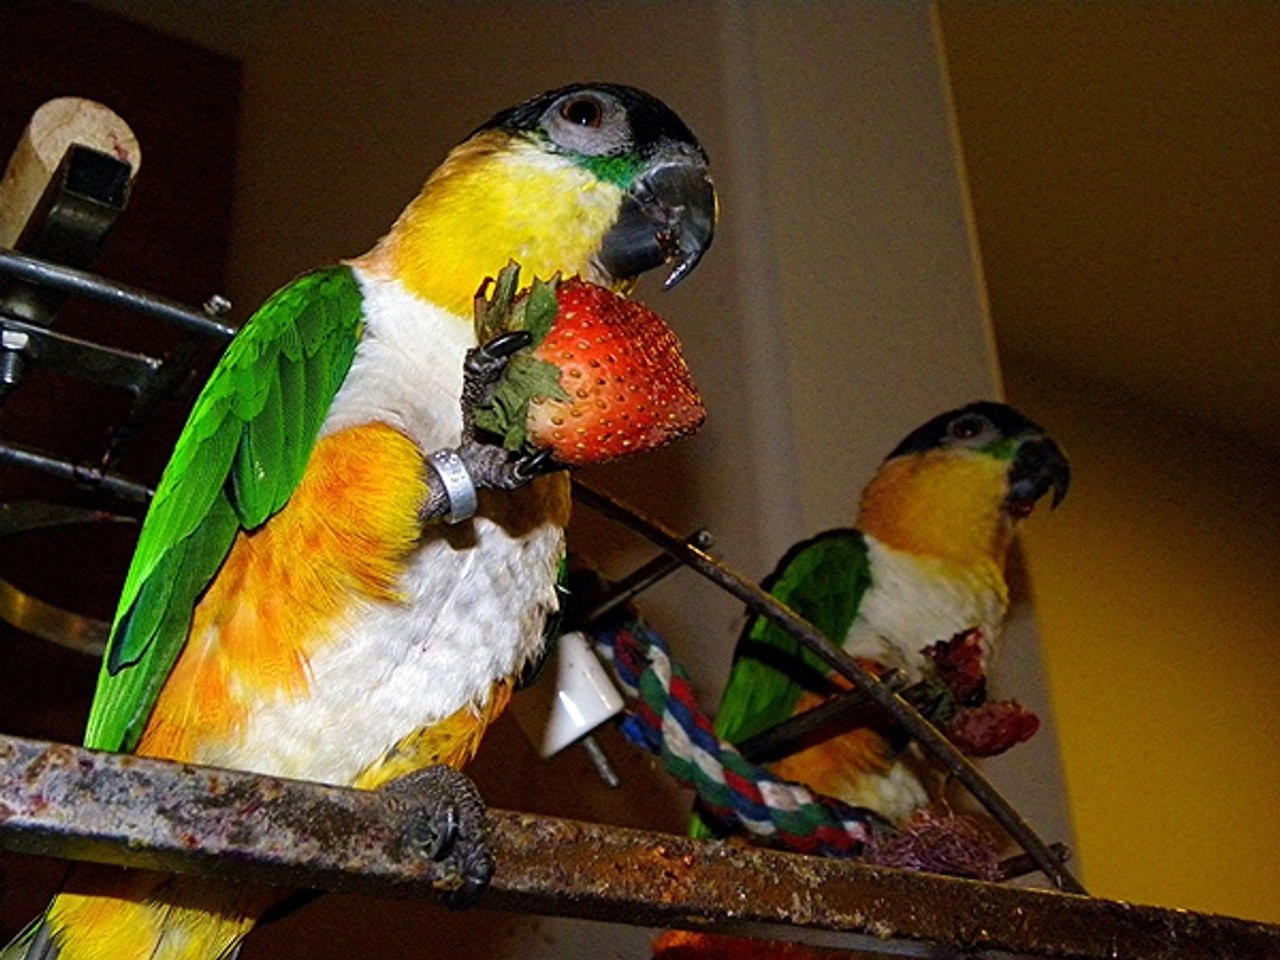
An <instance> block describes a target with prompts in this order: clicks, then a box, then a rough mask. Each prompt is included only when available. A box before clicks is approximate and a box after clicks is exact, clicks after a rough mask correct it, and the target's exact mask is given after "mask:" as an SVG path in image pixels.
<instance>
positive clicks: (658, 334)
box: [476, 277, 706, 466]
mask: <svg viewBox="0 0 1280 960" xmlns="http://www.w3.org/2000/svg"><path fill="white" fill-rule="evenodd" d="M503 282H504V278H502V277H500V278H499V287H500V288H501V287H502V285H503ZM508 285H510V284H508ZM538 296H545V294H542V293H540V291H538V290H537V288H536V287H535V289H534V291H533V292H532V293H530V294H529V295H528V297H527V302H528V303H529V304H530V306H529V308H528V310H527V312H528V313H529V314H532V313H533V312H534V306H533V303H534V300H535V298H536V297H538ZM555 300H556V302H557V304H558V310H557V312H556V315H555V318H554V321H552V323H551V326H550V329H549V330H548V331H547V333H546V335H545V337H544V338H543V339H542V341H541V342H540V343H535V345H534V346H533V348H532V350H531V351H530V352H529V353H525V352H524V351H522V352H521V354H517V356H516V357H513V358H512V361H511V363H510V364H509V367H508V370H507V371H505V372H504V375H503V381H502V382H501V383H500V384H499V386H498V388H497V390H496V391H495V395H494V400H493V403H492V405H491V406H490V407H489V408H486V409H485V410H480V411H477V413H476V423H477V425H478V426H480V427H482V428H484V429H487V430H490V431H491V432H494V433H498V434H500V435H502V436H503V437H504V438H505V443H506V445H507V446H508V447H509V448H512V449H530V448H535V449H541V448H546V447H550V448H551V450H552V451H553V452H554V454H555V457H556V459H557V460H559V461H560V462H561V463H565V464H569V465H573V466H579V465H582V464H588V463H602V462H604V461H606V460H612V459H614V458H615V457H620V456H624V455H626V454H630V453H638V452H640V451H643V450H651V449H653V448H655V447H659V446H662V445H664V444H666V443H670V442H671V441H672V440H676V439H678V438H680V437H683V436H686V435H688V434H690V433H692V432H693V431H694V430H696V429H697V428H698V427H699V426H701V425H702V421H703V419H704V418H705V417H706V411H705V410H704V409H703V406H702V399H701V397H699V395H698V390H697V388H696V387H695V386H694V384H693V378H692V377H691V376H690V374H689V368H688V367H687V366H686V364H685V362H684V357H683V356H682V355H681V353H680V342H679V341H678V340H677V339H676V336H675V334H674V333H672V332H671V329H670V328H669V327H668V326H667V325H666V323H664V322H663V320H662V318H661V317H659V316H658V315H657V314H656V313H654V312H653V311H652V310H650V309H648V308H647V307H645V306H644V305H643V304H640V303H637V302H636V301H634V300H628V299H627V298H626V297H622V296H619V295H618V294H616V293H613V292H612V291H611V290H608V289H606V288H604V287H600V286H597V285H595V284H592V283H587V282H585V281H583V280H580V279H579V278H577V277H573V278H571V279H569V280H565V281H562V282H560V283H559V284H558V285H556V286H555ZM520 306H521V304H517V306H516V308H515V309H514V310H513V311H512V315H513V317H514V318H515V319H514V320H513V323H512V326H514V327H517V328H519V327H521V326H522V325H523V324H524V321H523V319H521V318H520V313H519V308H520ZM489 311H490V312H491V311H492V308H491V307H490V308H489ZM478 323H479V325H480V327H481V329H482V331H483V334H484V335H485V336H488V335H491V334H492V332H493V330H494V326H493V323H492V322H491V321H487V322H486V321H484V320H478ZM538 325H539V324H538V322H537V321H535V320H530V321H529V322H528V328H529V329H530V331H531V332H534V331H535V328H536V327H537V326H538ZM530 361H533V363H530ZM548 365H549V366H548ZM557 374H558V376H557Z"/></svg>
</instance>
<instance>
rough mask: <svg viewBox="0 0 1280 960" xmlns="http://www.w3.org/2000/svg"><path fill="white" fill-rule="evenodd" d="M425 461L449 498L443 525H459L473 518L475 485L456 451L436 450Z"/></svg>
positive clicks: (474, 511)
mask: <svg viewBox="0 0 1280 960" xmlns="http://www.w3.org/2000/svg"><path fill="white" fill-rule="evenodd" d="M427 459H428V461H430V463H431V467H432V469H434V470H435V472H436V476H438V477H439V478H440V482H441V483H442V484H444V492H445V494H446V495H447V496H448V498H449V512H448V513H446V514H445V515H444V520H445V523H461V522H462V521H463V520H467V519H469V518H471V517H473V516H475V513H476V506H477V504H476V485H475V484H474V483H473V482H472V480H471V473H470V472H469V471H468V470H467V465H466V464H465V463H463V462H462V458H461V457H460V456H458V454H457V451H455V450H437V451H435V452H434V453H432V454H431V456H429V457H428V458H427Z"/></svg>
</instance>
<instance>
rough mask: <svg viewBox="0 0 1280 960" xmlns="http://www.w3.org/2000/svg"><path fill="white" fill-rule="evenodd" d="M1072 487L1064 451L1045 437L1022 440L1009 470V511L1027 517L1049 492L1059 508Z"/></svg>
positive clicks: (1053, 502) (1069, 467) (1068, 465)
mask: <svg viewBox="0 0 1280 960" xmlns="http://www.w3.org/2000/svg"><path fill="white" fill-rule="evenodd" d="M1070 485H1071V465H1070V464H1069V463H1068V462H1067V458H1066V456H1065V455H1064V454H1063V452H1062V450H1061V448H1060V447H1059V446H1058V445H1057V444H1056V443H1054V442H1053V440H1051V439H1050V438H1048V437H1046V436H1034V437H1030V438H1028V439H1026V440H1024V441H1022V444H1021V445H1020V446H1019V447H1018V452H1017V454H1016V455H1015V456H1014V458H1013V464H1012V465H1011V466H1010V467H1009V495H1008V496H1007V497H1006V498H1005V502H1006V503H1007V504H1008V507H1009V510H1010V512H1012V513H1014V514H1015V515H1017V516H1025V515H1026V514H1029V513H1030V512H1031V510H1032V508H1034V507H1035V505H1036V501H1038V500H1039V499H1040V498H1041V497H1043V496H1044V495H1045V494H1046V493H1048V492H1049V491H1050V490H1052V491H1053V501H1052V505H1053V506H1054V507H1056V506H1057V505H1058V504H1060V503H1061V502H1062V499H1063V497H1065V496H1066V495H1067V488H1068V487H1069V486H1070Z"/></svg>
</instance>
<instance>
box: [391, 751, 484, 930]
mask: <svg viewBox="0 0 1280 960" xmlns="http://www.w3.org/2000/svg"><path fill="white" fill-rule="evenodd" d="M384 789H385V790H386V791H387V792H388V793H390V794H391V795H392V796H393V797H394V798H395V800H396V804H397V806H401V805H402V806H403V810H404V815H403V822H404V833H403V837H404V842H405V843H406V844H409V845H411V846H412V848H413V849H414V850H416V851H417V852H419V853H421V854H422V856H424V857H426V858H427V859H429V860H433V861H435V862H436V863H438V864H440V865H441V866H442V867H443V868H444V870H443V873H442V874H441V877H440V879H439V880H437V881H436V887H437V888H438V889H439V890H440V891H441V901H442V902H443V903H444V905H445V906H447V907H449V908H451V909H454V910H460V909H462V908H464V907H469V906H471V905H472V904H473V903H474V902H475V901H476V898H478V897H479V896H480V894H482V893H484V891H485V889H486V888H487V887H488V886H489V880H490V878H492V876H493V857H492V855H491V854H490V852H489V820H488V817H487V815H486V813H485V806H484V800H483V799H482V798H481V796H480V791H479V790H477V789H476V786H475V784H473V783H472V782H471V780H470V779H468V778H467V777H466V776H465V775H463V774H461V773H459V772H458V771H457V770H454V769H453V768H452V767H447V766H444V765H442V764H438V765H435V766H431V767H425V768H424V769H422V770H417V771H415V772H413V773H410V774H407V775H405V776H403V777H401V778H400V779H398V780H393V781H392V782H391V783H389V784H387V786H386V787H385V788H384Z"/></svg>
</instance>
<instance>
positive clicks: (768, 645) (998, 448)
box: [654, 401, 1070, 960]
mask: <svg viewBox="0 0 1280 960" xmlns="http://www.w3.org/2000/svg"><path fill="white" fill-rule="evenodd" d="M1069 483H1070V468H1069V465H1068V463H1067V459H1066V457H1065V456H1064V455H1063V453H1062V451H1061V450H1060V449H1059V447H1058V445H1057V444H1056V443H1055V442H1054V441H1053V440H1052V439H1051V438H1050V437H1049V436H1047V435H1046V434H1045V432H1044V431H1043V430H1042V429H1041V428H1040V427H1038V426H1037V425H1036V424H1034V423H1032V422H1031V421H1030V420H1028V419H1027V418H1026V417H1024V416H1023V415H1022V414H1020V413H1018V412H1017V411H1016V410H1014V409H1012V408H1011V407H1009V406H1006V405H1004V404H1001V403H993V402H986V401H979V402H976V403H971V404H969V405H968V406H965V407H962V408H960V409H957V410H952V411H949V412H947V413H944V414H941V415H940V416H937V417H935V418H933V419H932V420H930V421H929V422H928V423H926V424H924V425H923V426H921V427H919V428H918V429H916V430H914V431H912V432H911V433H910V434H909V435H908V436H907V437H906V438H905V439H904V440H903V441H902V442H901V443H899V444H898V446H897V447H895V448H894V450H893V451H892V452H891V453H890V454H889V456H888V457H887V458H886V459H885V461H884V462H883V463H882V464H881V465H880V467H879V469H878V470H877V472H876V474H875V475H874V477H872V479H871V481H870V483H868V484H867V486H866V488H865V489H864V490H863V493H862V500H861V506H860V509H859V512H858V516H857V519H856V526H855V527H853V528H840V529H835V530H829V531H826V532H825V533H821V534H819V535H817V536H815V537H813V538H812V539H810V540H806V541H804V542H802V543H799V544H797V545H795V546H794V547H792V549H791V550H790V551H788V552H787V554H786V556H784V557H783V559H782V560H781V562H780V563H779V565H778V567H777V569H776V570H775V571H774V573H773V574H772V575H771V576H770V577H769V578H768V579H766V580H765V581H764V584H763V586H764V587H765V588H766V589H767V590H768V591H769V592H770V593H771V594H772V595H773V596H774V597H776V598H777V599H778V600H780V601H781V602H782V603H783V604H785V605H786V606H788V607H790V608H791V609H792V610H793V611H794V612H795V613H796V614H798V615H799V616H801V617H802V618H804V619H805V620H807V621H809V622H810V623H811V624H812V625H813V626H814V627H816V628H817V629H818V630H820V631H821V632H822V633H823V634H824V635H825V636H827V637H828V638H829V639H831V640H832V641H833V642H835V643H838V644H839V645H840V646H842V647H843V648H844V650H845V651H846V652H848V653H849V654H850V656H852V657H854V658H855V659H856V660H857V661H858V662H859V663H860V664H861V665H862V666H863V667H865V668H867V669H868V670H869V671H871V672H872V673H874V674H877V675H880V676H882V677H883V676H884V675H885V674H886V673H887V672H888V671H896V672H897V675H898V677H900V678H901V680H902V681H904V682H908V683H914V682H918V681H920V680H921V679H922V678H923V676H924V674H925V673H926V672H927V671H928V670H929V669H930V662H931V658H930V654H929V651H931V650H935V649H937V648H938V647H939V646H945V644H940V641H951V640H952V638H955V637H958V636H959V635H962V634H967V635H969V636H974V635H975V634H976V636H977V637H978V638H979V641H978V642H979V643H980V645H981V650H980V657H981V659H982V661H983V665H985V659H986V657H987V655H989V653H990V650H991V645H992V644H994V642H995V641H996V639H997V637H998V636H999V633H1000V628H1001V625H1002V622H1003V620H1004V615H1005V611H1006V609H1007V606H1008V587H1007V585H1006V583H1005V578H1004V569H1005V559H1006V556H1007V554H1008V550H1009V545H1010V544H1011V543H1012V541H1013V536H1014V532H1015V530H1016V529H1017V526H1018V524H1019V523H1020V522H1021V521H1022V520H1023V519H1025V518H1026V517H1028V516H1030V514H1031V512H1032V510H1033V509H1034V507H1035V505H1036V503H1037V502H1038V501H1039V500H1040V499H1041V498H1042V497H1044V496H1045V495H1046V494H1049V493H1050V492H1052V494H1053V498H1052V505H1053V506H1055V507H1056V506H1057V505H1058V504H1059V503H1060V502H1061V501H1062V498H1063V497H1064V496H1066V493H1067V487H1068V485H1069ZM847 689H848V684H847V682H845V681H844V680H843V678H840V677H838V676H836V675H835V674H834V673H833V672H832V671H831V670H830V668H829V667H827V666H826V665H825V664H824V663H823V662H822V661H820V660H819V659H818V658H816V657H815V656H813V655H812V654H811V653H809V652H808V651H807V650H806V649H805V648H803V647H802V646H801V645H800V643H799V642H798V641H797V640H795V639H794V638H792V637H791V636H790V635H789V634H788V633H786V631H784V630H782V629H781V628H779V627H776V626H774V625H773V624H772V623H770V622H769V621H768V620H767V619H765V618H764V617H763V616H759V615H755V616H753V617H752V618H750V619H749V620H748V622H747V624H746V626H745V627H744V629H743V633H742V636H741V638H740V639H739V642H738V646H737V649H736V650H735V651H734V662H733V666H732V668H731V670H730V674H729V680H728V683H727V685H726V687H725V692H724V695H723V697H722V700H721V704H720V710H719V712H718V714H717V716H716V721H715V731H716V734H717V735H718V736H719V737H720V739H721V740H725V741H727V742H729V743H732V744H742V743H744V742H746V741H748V740H750V739H751V738H753V737H756V736H758V735H760V734H762V733H763V732H764V731H766V730H768V729H769V728H771V727H774V726H775V725H776V724H779V723H781V722H783V721H785V720H787V719H788V718H789V717H792V716H794V715H796V714H799V713H801V712H803V711H806V710H808V709H810V708H812V707H814V706H816V705H818V704H819V703H821V702H823V701H824V700H826V699H827V698H828V697H830V696H832V695H834V694H836V693H839V692H842V691H843V690H847ZM856 724H857V721H854V722H853V723H851V724H846V726H848V727H850V728H849V729H840V730H839V731H838V732H837V733H836V734H835V735H834V736H830V737H828V738H826V739H821V738H815V739H814V740H805V741H804V742H803V743H802V744H801V748H800V749H798V750H796V752H793V753H791V754H790V755H788V756H784V757H782V758H780V759H776V760H774V761H773V762H770V763H766V766H767V767H768V769H770V770H771V771H772V772H773V773H775V774H777V775H778V776H780V777H782V778H784V779H786V780H791V781H795V782H798V783H802V784H805V785H806V786H808V787H810V788H811V789H812V790H814V791H815V792H817V793H820V794H825V795H827V796H831V797H836V798H838V799H840V800H842V801H844V802H845V803H847V804H849V805H851V806H857V807H864V808H866V809H869V810H872V811H874V812H875V813H877V814H879V815H880V816H881V817H883V818H884V819H885V820H887V821H889V822H890V823H891V824H894V825H898V826H900V825H902V824H904V823H905V822H906V821H907V820H909V819H910V818H911V816H912V814H914V813H915V812H916V811H917V810H920V809H921V808H923V807H925V806H926V805H927V804H928V803H929V802H930V801H931V800H932V799H934V798H932V797H930V795H929V790H928V789H927V788H926V785H925V780H923V779H922V776H921V773H922V771H921V770H920V769H919V768H918V767H917V765H916V763H915V758H914V757H913V756H912V754H911V752H910V751H908V750H905V749H904V746H905V744H903V743H901V742H894V739H893V734H892V733H891V732H890V731H888V730H884V729H876V728H875V727H873V726H859V725H856ZM829 732H830V731H826V730H824V731H821V733H823V734H825V733H829ZM723 833H724V831H723V829H720V828H719V825H718V824H715V823H712V822H710V821H709V819H704V817H703V816H701V815H700V814H698V813H697V812H695V815H694V817H693V820H692V822H691V825H690V834H691V835H692V836H694V837H703V838H707V837H712V836H716V835H723ZM837 955H838V954H837V953H835V952H828V951H821V950H816V949H815V948H812V947H809V946H807V945H803V944H788V943H773V942H769V941H760V940H752V939H748V938H743V937H734V936H727V935H720V934H710V933H704V932H691V931H684V930H672V931H668V932H667V933H665V934H663V935H662V936H661V937H659V938H658V941H657V943H656V944H655V951H654V956H655V958H658V960H746V958H758V960H764V958H787V960H817V958H819V957H828V956H830V957H834V956H837ZM839 955H846V956H847V954H839Z"/></svg>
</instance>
